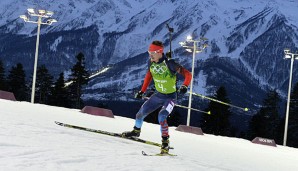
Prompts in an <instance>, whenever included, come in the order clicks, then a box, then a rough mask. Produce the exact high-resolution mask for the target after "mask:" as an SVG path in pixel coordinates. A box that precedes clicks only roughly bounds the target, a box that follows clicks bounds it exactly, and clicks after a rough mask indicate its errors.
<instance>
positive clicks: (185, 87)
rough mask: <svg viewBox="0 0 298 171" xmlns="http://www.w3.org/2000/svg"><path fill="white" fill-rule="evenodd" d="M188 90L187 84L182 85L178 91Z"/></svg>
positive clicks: (184, 91) (181, 92)
mask: <svg viewBox="0 0 298 171" xmlns="http://www.w3.org/2000/svg"><path fill="white" fill-rule="evenodd" d="M186 92H187V86H186V85H182V86H181V87H180V88H179V90H178V93H179V94H185V93H186Z"/></svg>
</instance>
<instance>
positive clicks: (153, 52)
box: [148, 49, 161, 55]
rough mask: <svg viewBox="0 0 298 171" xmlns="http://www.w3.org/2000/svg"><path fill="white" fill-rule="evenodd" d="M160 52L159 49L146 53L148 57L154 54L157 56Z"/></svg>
mask: <svg viewBox="0 0 298 171" xmlns="http://www.w3.org/2000/svg"><path fill="white" fill-rule="evenodd" d="M160 51H161V49H159V50H156V51H148V53H149V55H154V54H157V53H159V52H160Z"/></svg>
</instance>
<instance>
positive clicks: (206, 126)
mask: <svg viewBox="0 0 298 171" xmlns="http://www.w3.org/2000/svg"><path fill="white" fill-rule="evenodd" d="M212 98H214V99H217V100H219V101H223V102H225V103H230V100H229V99H228V98H227V93H226V89H225V88H224V87H223V86H221V87H220V88H219V89H218V90H217V91H216V94H215V95H214V97H212ZM205 111H211V115H207V114H206V115H203V116H202V121H201V123H202V124H201V128H202V130H203V131H204V132H206V133H208V134H214V135H223V136H230V135H231V126H230V116H231V114H232V113H231V111H230V106H227V105H223V104H220V103H218V102H214V101H210V103H209V105H208V108H207V109H206V110H205Z"/></svg>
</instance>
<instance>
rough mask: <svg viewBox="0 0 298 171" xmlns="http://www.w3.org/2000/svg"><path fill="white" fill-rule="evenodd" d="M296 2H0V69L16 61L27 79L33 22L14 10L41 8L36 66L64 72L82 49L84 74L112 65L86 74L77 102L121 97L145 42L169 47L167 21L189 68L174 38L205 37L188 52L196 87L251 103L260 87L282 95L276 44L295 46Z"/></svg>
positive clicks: (134, 77)
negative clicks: (47, 16)
mask: <svg viewBox="0 0 298 171" xmlns="http://www.w3.org/2000/svg"><path fill="white" fill-rule="evenodd" d="M297 7H298V3H297V1H296V0H225V1H223V0H208V1H197V0H150V1H145V0H129V1H128V0H101V1H95V0H65V1H55V0H48V1H35V0H26V1H19V0H1V1H0V33H1V36H0V41H1V42H3V43H2V44H0V52H1V56H0V60H3V63H4V65H5V67H6V70H9V69H10V68H11V67H12V66H15V65H16V63H19V62H20V63H22V64H23V66H24V70H25V72H26V77H27V78H28V79H30V76H31V75H32V70H33V64H34V52H35V41H36V25H34V24H30V23H25V22H24V21H23V20H22V19H20V18H19V15H22V14H25V13H26V9H27V8H36V9H47V10H50V11H53V12H54V15H53V18H55V19H57V20H58V22H57V23H54V24H53V25H51V26H42V27H41V40H40V45H39V61H38V65H39V66H41V65H42V64H45V65H46V67H47V68H48V69H49V71H50V72H51V74H52V75H54V76H56V77H57V76H58V75H59V74H60V73H61V72H64V73H65V75H66V77H67V75H68V73H69V71H70V68H71V67H72V66H73V65H74V64H75V62H76V59H75V56H76V55H77V54H78V53H79V52H82V53H84V55H85V57H86V66H87V68H88V70H89V71H91V72H96V71H99V70H102V69H103V68H105V67H109V66H111V65H113V66H111V69H110V70H109V71H108V73H107V74H106V75H105V74H99V75H98V76H96V77H93V80H92V81H91V82H90V83H89V85H88V86H87V87H86V90H85V91H84V96H83V99H84V100H115V99H117V100H118V99H125V100H126V99H129V97H127V95H128V94H133V93H132V89H138V87H139V86H140V84H141V82H142V81H143V78H144V74H145V71H144V70H142V68H145V67H146V64H147V62H146V60H147V56H148V54H145V52H146V51H147V48H148V45H149V44H150V43H151V42H152V41H153V40H157V39H158V40H163V41H164V43H165V51H168V50H169V34H168V29H167V28H166V23H168V24H169V25H170V26H171V27H173V28H174V33H173V42H172V46H173V47H172V48H173V51H174V53H173V54H174V55H173V58H174V59H175V60H177V61H179V62H181V63H182V64H183V65H184V66H185V67H186V68H187V69H189V70H190V69H191V61H192V60H191V59H192V54H191V53H187V52H185V50H184V49H183V48H182V47H180V45H179V42H180V41H184V40H185V38H186V36H187V35H190V34H191V35H193V36H194V38H199V37H206V38H208V39H209V47H208V48H207V49H206V50H205V51H204V52H202V53H201V54H198V55H197V56H196V66H195V69H196V71H195V73H194V80H195V83H194V90H195V91H196V92H198V93H203V95H212V94H213V92H215V91H216V89H217V88H218V87H220V86H225V87H226V88H227V91H228V92H229V96H230V98H231V100H232V101H233V102H238V101H239V104H236V105H246V106H248V107H251V108H256V107H255V106H259V105H260V104H261V102H262V99H263V98H264V96H265V92H266V91H267V90H268V88H271V89H276V90H277V91H278V92H279V93H281V96H283V98H284V99H285V97H286V92H287V87H288V86H287V85H288V80H289V74H288V72H289V61H287V60H284V59H283V49H284V48H291V49H292V50H293V51H295V50H294V49H295V47H296V46H297V45H298V36H297V35H298V22H297V21H298V16H297V15H296V9H297ZM226 66H229V67H226ZM297 66H298V65H297V64H296V63H295V66H294V72H293V74H294V75H293V82H297V79H296V78H298V72H297V71H296V70H297V68H298V67H297ZM231 83H233V84H231Z"/></svg>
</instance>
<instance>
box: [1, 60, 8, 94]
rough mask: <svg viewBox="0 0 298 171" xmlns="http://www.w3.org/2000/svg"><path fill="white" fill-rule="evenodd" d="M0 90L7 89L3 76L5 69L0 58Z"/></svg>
mask: <svg viewBox="0 0 298 171" xmlns="http://www.w3.org/2000/svg"><path fill="white" fill-rule="evenodd" d="M0 90H3V91H7V81H6V78H5V69H4V67H3V63H2V61H1V60H0Z"/></svg>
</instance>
